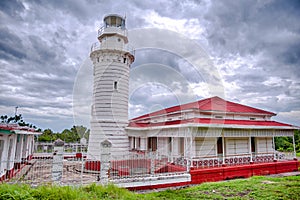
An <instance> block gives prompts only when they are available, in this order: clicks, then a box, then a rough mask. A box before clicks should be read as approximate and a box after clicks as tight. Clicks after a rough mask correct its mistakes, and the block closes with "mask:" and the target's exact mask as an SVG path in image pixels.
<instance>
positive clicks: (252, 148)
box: [251, 137, 256, 153]
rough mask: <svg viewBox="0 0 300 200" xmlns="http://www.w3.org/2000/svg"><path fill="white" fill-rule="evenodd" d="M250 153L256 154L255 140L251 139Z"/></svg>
mask: <svg viewBox="0 0 300 200" xmlns="http://www.w3.org/2000/svg"><path fill="white" fill-rule="evenodd" d="M251 152H252V153H255V152H256V148H255V138H254V137H251Z"/></svg>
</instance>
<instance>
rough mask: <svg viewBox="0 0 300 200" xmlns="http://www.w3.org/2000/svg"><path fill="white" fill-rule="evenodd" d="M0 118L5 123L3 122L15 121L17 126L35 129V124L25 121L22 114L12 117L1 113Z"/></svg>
mask: <svg viewBox="0 0 300 200" xmlns="http://www.w3.org/2000/svg"><path fill="white" fill-rule="evenodd" d="M0 119H1V123H5V124H10V123H16V124H18V125H19V126H28V127H30V128H34V129H36V126H34V125H32V124H30V123H26V122H25V121H24V120H23V117H22V114H19V115H15V116H14V117H8V116H7V115H2V116H1V117H0Z"/></svg>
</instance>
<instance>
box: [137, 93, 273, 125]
mask: <svg viewBox="0 0 300 200" xmlns="http://www.w3.org/2000/svg"><path fill="white" fill-rule="evenodd" d="M188 109H199V111H211V112H213V111H216V112H226V113H252V114H263V115H271V116H274V115H276V114H275V113H272V112H268V111H265V110H261V109H257V108H253V107H250V106H245V105H242V104H238V103H234V102H230V101H226V100H224V99H222V98H220V97H217V96H215V97H211V98H208V99H203V100H200V101H196V102H192V103H187V104H183V105H178V106H173V107H170V108H166V109H162V110H159V111H155V112H152V113H149V114H146V115H142V116H140V117H136V118H134V119H132V120H137V119H143V118H149V117H151V116H156V115H162V114H166V113H173V112H180V111H183V110H188Z"/></svg>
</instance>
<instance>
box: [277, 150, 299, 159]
mask: <svg viewBox="0 0 300 200" xmlns="http://www.w3.org/2000/svg"><path fill="white" fill-rule="evenodd" d="M295 157H296V156H295V153H294V152H279V151H276V153H275V159H276V160H279V161H281V160H293V159H294V158H295Z"/></svg>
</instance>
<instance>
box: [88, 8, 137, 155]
mask: <svg viewBox="0 0 300 200" xmlns="http://www.w3.org/2000/svg"><path fill="white" fill-rule="evenodd" d="M103 21H104V25H103V27H101V28H100V29H99V31H98V40H99V43H98V42H97V43H96V44H94V45H93V46H92V49H91V54H90V58H91V60H92V62H93V67H94V69H93V71H94V72H93V73H94V87H93V103H92V112H91V114H92V118H91V133H90V137H89V144H88V159H92V160H100V153H101V147H100V144H101V142H102V141H104V140H108V141H109V142H111V144H112V146H111V149H110V152H111V154H112V155H116V156H118V155H124V154H126V153H128V150H129V141H128V136H127V134H126V131H125V127H126V126H127V125H128V92H129V70H130V65H131V63H132V62H133V61H134V55H133V53H132V52H133V51H132V49H130V48H128V47H129V46H128V38H127V29H126V27H125V18H123V17H121V16H119V15H115V14H111V15H107V16H105V17H104V20H103Z"/></svg>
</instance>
